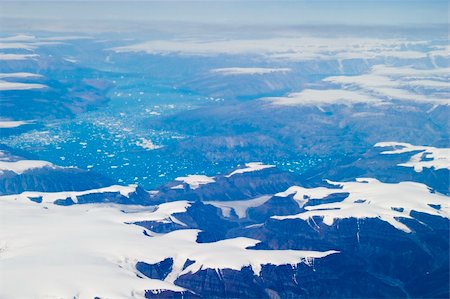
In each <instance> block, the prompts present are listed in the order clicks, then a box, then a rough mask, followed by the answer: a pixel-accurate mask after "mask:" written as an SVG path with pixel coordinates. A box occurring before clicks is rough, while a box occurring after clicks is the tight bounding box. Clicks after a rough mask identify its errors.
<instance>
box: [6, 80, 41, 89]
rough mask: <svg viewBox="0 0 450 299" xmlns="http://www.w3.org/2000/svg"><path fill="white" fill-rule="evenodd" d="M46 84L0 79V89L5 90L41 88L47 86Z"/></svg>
mask: <svg viewBox="0 0 450 299" xmlns="http://www.w3.org/2000/svg"><path fill="white" fill-rule="evenodd" d="M47 87H48V86H47V85H44V84H37V83H20V82H7V81H3V80H0V91H5V90H26V89H41V88H47Z"/></svg>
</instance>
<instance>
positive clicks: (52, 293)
mask: <svg viewBox="0 0 450 299" xmlns="http://www.w3.org/2000/svg"><path fill="white" fill-rule="evenodd" d="M183 204H185V203H183ZM180 205H181V204H180ZM166 207H167V206H166ZM142 209H143V210H142V211H140V210H139V208H138V207H135V210H132V211H128V212H123V211H121V206H117V205H73V206H70V207H63V206H56V205H53V204H37V203H34V202H30V201H21V200H14V199H13V198H8V199H5V198H2V200H0V214H1V217H0V218H1V219H2V225H1V226H0V240H1V241H0V248H1V250H0V297H1V298H17V297H21V298H55V297H56V298H94V297H100V298H141V299H142V298H143V297H144V292H145V290H150V291H152V292H159V291H161V290H173V291H175V292H180V291H183V290H184V289H183V288H181V287H179V286H176V285H174V284H173V282H174V281H175V280H176V279H177V278H178V277H179V276H181V275H184V274H186V273H195V272H197V271H199V270H202V269H208V268H210V269H225V268H227V269H234V270H240V269H241V268H242V267H245V266H251V267H252V269H253V271H254V272H255V273H256V274H260V271H261V268H262V266H263V265H265V264H273V265H282V264H291V265H297V264H298V263H300V262H304V263H306V264H308V265H309V264H311V262H312V260H313V259H316V258H321V257H325V256H328V255H330V254H335V253H337V252H336V251H333V250H330V251H325V252H319V251H300V250H273V251H272V250H251V249H248V247H250V246H254V245H256V244H257V243H258V242H259V241H258V240H254V239H249V238H234V239H227V240H222V241H218V242H211V243H197V242H196V239H197V235H198V233H199V231H198V230H191V229H188V230H178V231H174V232H171V233H168V234H154V233H152V232H148V233H147V235H145V234H144V233H143V231H144V229H143V228H142V227H140V226H137V225H133V224H130V223H132V222H133V221H136V219H140V220H141V219H145V217H143V213H145V212H146V211H147V209H148V208H144V207H142ZM174 209H175V208H174ZM158 210H160V211H161V210H165V208H162V207H160V208H159V209H158ZM158 210H156V212H158ZM170 210H171V209H170V208H168V209H167V211H166V212H164V213H171V212H173V211H174V210H172V211H170ZM175 210H176V209H175ZM161 213H162V212H161ZM150 217H151V212H150V213H149V218H150ZM148 235H152V237H149V236H148ZM166 258H172V259H173V261H174V266H173V269H172V272H171V273H170V274H169V275H168V277H167V278H166V279H165V281H160V280H156V279H149V278H147V277H145V276H144V275H142V274H140V273H139V272H138V271H137V270H136V267H135V265H136V263H137V262H139V261H141V262H146V263H149V264H155V263H159V262H161V261H163V260H164V259H166ZM187 259H190V260H194V261H195V262H194V263H193V264H192V265H190V266H188V267H187V268H186V269H184V270H182V266H183V265H184V264H185V262H186V261H187ZM138 275H139V276H138Z"/></svg>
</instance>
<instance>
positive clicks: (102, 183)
mask: <svg viewBox="0 0 450 299" xmlns="http://www.w3.org/2000/svg"><path fill="white" fill-rule="evenodd" d="M113 184H114V181H112V180H111V179H109V178H106V177H104V176H102V175H99V174H96V173H92V172H89V171H84V170H81V169H77V168H50V167H45V168H38V169H31V170H28V171H26V172H24V173H22V174H16V173H15V172H12V171H5V172H4V173H3V175H1V176H0V194H18V193H22V192H24V191H39V192H60V191H84V190H89V189H97V188H102V187H107V186H111V185H113Z"/></svg>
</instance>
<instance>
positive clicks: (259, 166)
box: [226, 162, 275, 178]
mask: <svg viewBox="0 0 450 299" xmlns="http://www.w3.org/2000/svg"><path fill="white" fill-rule="evenodd" d="M272 167H275V165H265V164H263V163H262V162H250V163H246V164H245V168H240V169H236V170H235V171H233V172H232V173H230V174H228V175H226V177H228V178H229V177H231V176H233V175H235V174H242V173H246V172H253V171H259V170H263V169H266V168H272Z"/></svg>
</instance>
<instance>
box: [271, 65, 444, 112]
mask: <svg viewBox="0 0 450 299" xmlns="http://www.w3.org/2000/svg"><path fill="white" fill-rule="evenodd" d="M446 71H449V69H448V68H445V69H440V68H436V69H426V70H418V69H413V68H406V67H398V68H395V67H388V66H384V65H376V66H374V67H372V69H371V70H370V72H369V73H367V74H362V75H354V76H331V77H327V78H325V79H323V80H322V83H324V85H325V86H324V87H322V89H305V90H302V91H300V92H293V93H289V94H287V95H286V96H282V97H271V98H265V100H268V101H270V102H272V104H275V105H284V106H293V105H320V104H329V105H330V104H345V105H352V104H355V103H371V104H379V103H383V102H384V103H387V102H389V101H392V100H402V101H415V102H421V103H434V104H441V105H442V104H444V105H448V104H450V100H449V99H448V98H446V97H445V96H444V95H442V93H439V92H440V91H442V89H444V90H445V89H448V88H449V87H450V84H449V83H448V79H449V78H448V73H446ZM327 84H328V85H327ZM330 84H331V85H332V86H329V85H330ZM336 85H339V87H340V88H336ZM423 89H427V91H424V90H423ZM430 90H431V91H432V92H431V93H430Z"/></svg>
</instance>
